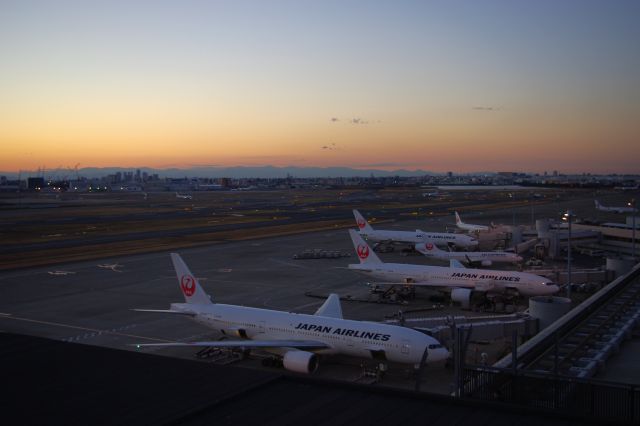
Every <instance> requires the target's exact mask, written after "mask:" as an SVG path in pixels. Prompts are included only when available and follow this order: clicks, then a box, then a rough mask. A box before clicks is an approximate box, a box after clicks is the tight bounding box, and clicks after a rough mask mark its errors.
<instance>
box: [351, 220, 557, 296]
mask: <svg viewBox="0 0 640 426" xmlns="http://www.w3.org/2000/svg"><path fill="white" fill-rule="evenodd" d="M349 234H350V235H351V240H352V241H353V246H354V247H355V250H356V254H357V255H358V259H360V263H358V264H350V265H349V269H353V270H354V271H358V272H361V273H364V274H366V275H369V276H371V277H373V278H375V279H378V280H381V282H380V283H379V284H381V285H415V286H425V287H434V288H437V289H441V290H443V289H444V290H447V291H449V290H450V291H451V299H452V300H454V301H456V302H460V303H462V304H463V305H466V304H468V303H469V300H470V298H471V292H472V291H473V290H475V291H481V292H485V293H517V294H520V295H521V296H527V297H528V296H543V295H550V294H554V293H556V292H557V291H558V286H557V285H555V284H554V283H553V282H552V281H551V280H549V279H547V278H544V277H540V276H538V275H534V274H529V273H526V272H517V271H496V270H488V269H465V268H464V267H463V266H462V265H461V264H460V263H459V262H458V261H456V260H451V261H450V262H451V264H452V265H456V266H455V267H454V266H451V267H448V268H447V267H443V266H428V265H411V264H405V263H383V262H382V261H381V260H380V258H379V257H378V256H377V255H376V254H375V253H374V252H373V250H371V249H370V248H369V246H368V245H367V243H365V242H364V240H363V239H362V238H361V237H360V235H358V233H357V232H355V231H354V230H353V229H350V230H349Z"/></svg>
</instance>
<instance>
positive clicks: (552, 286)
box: [549, 285, 560, 294]
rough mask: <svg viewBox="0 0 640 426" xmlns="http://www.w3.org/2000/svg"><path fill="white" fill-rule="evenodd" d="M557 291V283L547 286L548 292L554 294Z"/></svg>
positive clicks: (558, 288)
mask: <svg viewBox="0 0 640 426" xmlns="http://www.w3.org/2000/svg"><path fill="white" fill-rule="evenodd" d="M558 291H560V287H558V286H557V285H550V286H549V294H556V293H557V292H558Z"/></svg>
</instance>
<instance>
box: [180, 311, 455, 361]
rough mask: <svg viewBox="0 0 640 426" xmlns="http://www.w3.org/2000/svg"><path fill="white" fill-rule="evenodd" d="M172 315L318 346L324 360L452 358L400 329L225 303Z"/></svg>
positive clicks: (427, 339) (254, 336)
mask: <svg viewBox="0 0 640 426" xmlns="http://www.w3.org/2000/svg"><path fill="white" fill-rule="evenodd" d="M171 309H172V310H180V311H183V312H193V313H196V314H197V315H196V316H195V317H194V319H195V321H197V322H198V323H201V324H203V325H205V326H207V327H211V328H214V329H217V330H220V331H222V332H223V333H225V334H227V335H232V336H236V337H242V338H246V339H251V340H301V341H302V340H305V341H309V340H312V341H317V342H322V343H325V344H326V345H328V346H329V347H330V348H327V349H319V350H313V351H311V352H315V353H318V354H343V355H350V356H355V357H363V358H374V357H375V356H378V357H379V356H380V355H381V354H384V355H383V357H382V358H383V359H386V360H388V361H392V362H398V363H404V364H418V363H419V362H420V360H421V358H422V355H423V353H424V350H425V349H427V350H428V356H427V361H429V362H435V361H440V360H443V359H446V357H447V356H448V351H447V350H446V349H445V348H443V347H442V345H440V343H439V342H438V341H437V340H436V339H434V338H432V337H431V336H428V335H426V334H423V333H421V332H419V331H416V330H413V329H410V328H405V327H400V326H394V325H388V324H380V323H374V322H366V321H354V320H346V319H340V318H331V317H325V316H319V315H307V314H296V313H289V312H280V311H273V310H268V309H260V308H251V307H245V306H234V305H224V304H219V303H218V304H211V305H195V304H188V303H172V304H171ZM287 350H288V349H286V348H280V349H275V350H270V352H275V353H281V352H283V351H287Z"/></svg>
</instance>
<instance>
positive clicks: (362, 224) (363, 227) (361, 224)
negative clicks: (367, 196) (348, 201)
mask: <svg viewBox="0 0 640 426" xmlns="http://www.w3.org/2000/svg"><path fill="white" fill-rule="evenodd" d="M353 216H354V217H355V218H356V223H357V224H358V229H359V230H360V231H365V232H370V231H373V228H372V227H371V225H369V222H367V219H365V218H364V216H362V215H361V214H360V212H359V211H358V210H355V209H354V210H353Z"/></svg>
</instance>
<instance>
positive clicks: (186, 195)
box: [176, 192, 193, 200]
mask: <svg viewBox="0 0 640 426" xmlns="http://www.w3.org/2000/svg"><path fill="white" fill-rule="evenodd" d="M176 198H182V199H183V200H190V199H192V198H193V197H192V196H191V195H189V194H180V193H179V192H176Z"/></svg>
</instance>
